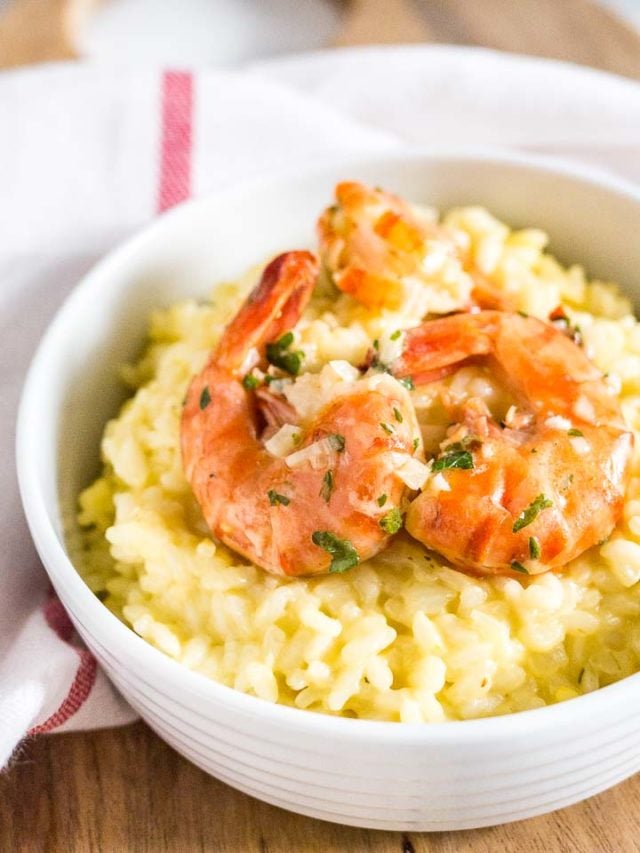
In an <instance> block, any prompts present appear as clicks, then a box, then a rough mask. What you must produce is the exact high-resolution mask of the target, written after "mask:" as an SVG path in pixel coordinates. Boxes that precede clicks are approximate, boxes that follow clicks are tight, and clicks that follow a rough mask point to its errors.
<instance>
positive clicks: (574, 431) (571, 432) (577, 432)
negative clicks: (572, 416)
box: [567, 427, 584, 438]
mask: <svg viewBox="0 0 640 853" xmlns="http://www.w3.org/2000/svg"><path fill="white" fill-rule="evenodd" d="M567 435H572V436H575V437H576V438H583V437H584V433H583V432H582V430H579V429H576V428H575V427H572V428H571V429H570V430H569V431H568V432H567Z"/></svg>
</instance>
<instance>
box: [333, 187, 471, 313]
mask: <svg viewBox="0 0 640 853" xmlns="http://www.w3.org/2000/svg"><path fill="white" fill-rule="evenodd" d="M335 196H336V203H335V204H334V205H332V206H331V207H329V208H327V209H326V210H325V211H324V212H323V213H322V215H321V216H320V219H319V220H318V225H317V232H318V238H319V244H320V254H321V257H322V260H323V263H324V265H325V267H326V268H327V269H328V270H329V272H330V273H331V275H332V277H333V280H334V282H335V284H336V286H337V287H338V288H339V289H340V290H342V291H343V292H344V293H348V294H350V295H351V296H353V297H354V298H355V299H357V300H358V301H359V302H361V303H362V304H363V305H366V306H367V307H368V308H371V309H381V308H389V309H392V310H395V309H398V308H400V307H402V306H403V304H404V305H406V304H407V302H409V301H412V300H411V299H410V296H409V294H410V292H411V291H412V290H415V289H418V290H419V291H420V290H422V291H423V292H424V291H425V287H424V285H429V284H433V283H434V281H435V280H436V279H437V281H438V287H437V289H434V288H431V291H432V293H431V294H430V298H429V301H428V302H427V303H426V305H425V309H424V311H423V315H424V313H426V311H434V312H436V313H447V312H449V311H453V310H457V309H460V308H461V307H463V305H464V304H465V303H466V302H468V301H469V298H470V292H471V288H472V280H471V279H470V278H469V276H468V275H467V274H466V273H465V271H464V270H463V266H462V258H461V255H460V253H459V250H458V247H457V246H456V244H455V242H454V240H453V239H452V237H451V235H450V234H448V233H447V232H446V230H445V229H443V228H442V227H440V226H438V225H436V224H435V223H434V222H433V221H431V220H430V218H429V217H428V216H425V214H424V211H423V210H422V209H420V208H418V207H416V206H412V205H409V204H408V203H407V202H405V201H404V200H403V199H401V198H399V197H398V196H395V195H392V194H391V193H388V192H385V191H383V190H380V189H373V188H371V187H367V186H364V185H363V184H360V183H356V182H353V181H349V182H344V183H340V184H338V185H337V186H336V190H335Z"/></svg>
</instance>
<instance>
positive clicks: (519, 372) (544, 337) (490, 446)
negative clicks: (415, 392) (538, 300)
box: [393, 311, 633, 574]
mask: <svg viewBox="0 0 640 853" xmlns="http://www.w3.org/2000/svg"><path fill="white" fill-rule="evenodd" d="M478 359H479V360H481V361H484V362H486V363H487V364H488V366H489V368H490V369H491V370H492V372H494V374H495V375H496V377H497V378H498V379H499V380H501V381H502V383H504V385H505V386H506V387H507V388H508V389H509V390H510V391H511V393H512V394H513V395H514V397H515V400H516V402H517V405H516V407H512V408H511V409H510V412H509V413H508V416H507V418H506V419H505V420H506V423H504V424H502V425H499V424H497V423H496V422H495V420H494V419H493V418H492V417H491V415H490V413H489V411H488V410H487V408H486V406H485V405H484V403H483V402H482V401H481V400H480V399H478V398H471V399H469V400H467V402H466V403H465V404H463V405H462V407H461V409H460V410H459V411H458V412H457V417H456V418H455V420H456V421H457V423H455V424H454V425H452V427H450V429H449V434H448V439H446V440H445V442H444V443H443V445H441V451H440V454H439V455H438V457H437V458H436V459H435V460H434V462H433V463H432V465H433V469H435V471H436V472H437V473H435V474H434V476H433V478H432V479H431V481H430V483H429V484H428V485H427V487H426V488H425V489H424V490H423V491H422V492H421V493H420V495H419V496H418V497H417V498H415V500H413V502H412V503H411V505H410V506H409V509H408V511H407V516H406V528H407V530H408V532H409V533H410V534H411V535H412V536H413V537H415V538H416V539H418V540H419V541H420V542H422V543H423V544H424V545H426V546H427V547H428V548H431V549H433V550H435V551H437V552H439V553H440V554H442V555H443V556H445V557H446V558H447V559H448V560H449V561H450V562H451V563H453V564H454V565H456V566H460V567H462V568H463V569H470V570H472V571H475V572H478V573H480V574H511V573H512V572H519V573H523V572H526V573H529V574H537V573H541V572H544V571H547V570H549V569H552V568H558V567H561V566H564V565H565V564H566V563H568V562H569V561H570V560H572V559H574V558H575V557H577V556H578V555H579V554H581V553H582V552H583V551H585V550H586V549H587V548H589V547H591V546H592V545H595V544H596V543H599V542H600V541H602V540H604V539H606V538H607V537H608V536H609V535H610V533H611V532H612V530H613V528H614V526H615V524H616V522H617V521H618V519H619V518H620V515H621V511H622V504H623V497H624V492H625V487H626V485H627V482H628V479H629V474H630V461H631V453H632V446H633V436H632V434H631V432H630V431H629V430H628V429H627V428H626V426H625V423H624V420H623V417H622V413H621V410H620V407H619V404H618V401H617V399H616V396H615V393H614V392H613V390H612V389H611V388H610V387H609V386H608V385H607V383H606V382H605V380H604V379H603V377H602V374H601V373H600V372H599V371H598V370H597V368H596V367H595V365H593V364H592V362H591V361H590V360H589V359H588V358H587V356H586V355H585V353H584V352H583V351H582V350H581V349H580V347H578V346H577V345H576V344H575V343H574V342H573V341H571V340H570V339H569V338H567V337H566V336H565V335H564V334H562V332H561V331H559V330H558V329H555V328H554V327H553V326H551V325H549V324H547V323H544V322H541V321H540V320H536V319H534V318H531V317H524V316H520V315H518V314H507V313H504V312H498V311H481V312H479V313H476V314H456V315H452V316H450V317H445V318H440V319H437V320H433V321H430V322H426V323H424V324H423V325H422V326H419V327H417V328H415V329H412V330H411V331H410V332H408V333H407V337H406V340H405V349H404V351H403V353H402V355H401V356H400V358H399V359H398V360H397V361H396V362H395V364H394V365H393V371H394V373H395V374H396V375H398V376H405V375H411V376H412V377H413V379H414V382H415V383H416V384H418V383H426V382H430V381H433V380H434V379H437V378H440V377H442V376H444V375H446V374H447V373H451V372H452V371H455V370H456V369H457V368H458V367H460V366H461V365H462V364H464V363H465V362H467V361H469V360H472V361H475V360H478Z"/></svg>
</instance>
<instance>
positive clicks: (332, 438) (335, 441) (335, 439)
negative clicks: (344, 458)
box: [327, 432, 346, 453]
mask: <svg viewBox="0 0 640 853" xmlns="http://www.w3.org/2000/svg"><path fill="white" fill-rule="evenodd" d="M327 438H328V440H329V444H330V445H331V449H332V450H337V451H338V453H342V451H343V450H344V448H345V444H346V442H345V438H344V436H343V435H340V434H339V433H337V432H332V433H331V435H329V436H327Z"/></svg>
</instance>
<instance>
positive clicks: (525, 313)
mask: <svg viewBox="0 0 640 853" xmlns="http://www.w3.org/2000/svg"><path fill="white" fill-rule="evenodd" d="M517 313H518V314H519V315H520V316H521V317H528V316H529V315H528V314H527V312H526V311H518V312H517Z"/></svg>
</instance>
